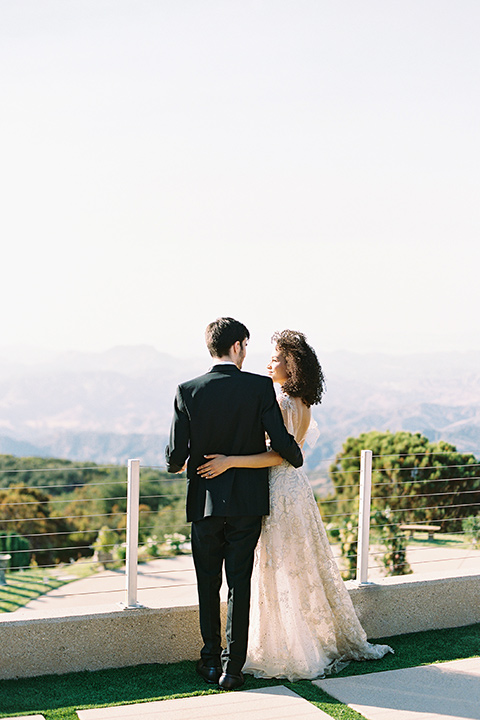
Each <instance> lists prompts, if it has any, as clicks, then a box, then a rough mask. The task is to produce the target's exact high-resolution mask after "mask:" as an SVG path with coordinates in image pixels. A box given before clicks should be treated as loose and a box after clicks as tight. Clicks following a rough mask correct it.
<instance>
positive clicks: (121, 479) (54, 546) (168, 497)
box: [0, 461, 195, 607]
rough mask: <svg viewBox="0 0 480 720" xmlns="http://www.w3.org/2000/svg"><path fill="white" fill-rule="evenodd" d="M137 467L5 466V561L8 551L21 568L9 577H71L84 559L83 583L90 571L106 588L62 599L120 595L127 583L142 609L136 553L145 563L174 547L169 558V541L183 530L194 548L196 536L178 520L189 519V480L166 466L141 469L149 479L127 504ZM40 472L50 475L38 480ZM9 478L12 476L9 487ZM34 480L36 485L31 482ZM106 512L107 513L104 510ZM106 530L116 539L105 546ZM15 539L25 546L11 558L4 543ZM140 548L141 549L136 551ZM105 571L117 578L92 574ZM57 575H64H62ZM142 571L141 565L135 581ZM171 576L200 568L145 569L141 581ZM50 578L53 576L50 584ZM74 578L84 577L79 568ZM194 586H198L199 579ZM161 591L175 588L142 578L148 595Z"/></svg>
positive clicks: (128, 602)
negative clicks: (169, 473) (135, 587)
mask: <svg viewBox="0 0 480 720" xmlns="http://www.w3.org/2000/svg"><path fill="white" fill-rule="evenodd" d="M137 466H138V468H139V462H138V461H135V462H134V463H133V464H132V463H130V462H129V464H128V469H127V468H125V467H123V468H122V467H119V466H113V465H112V466H110V465H107V466H99V465H94V466H88V465H85V466H81V467H73V466H71V465H64V466H60V467H55V466H51V467H42V468H23V469H17V468H7V469H1V470H0V483H1V484H2V487H0V556H1V555H3V557H5V556H6V555H7V554H9V555H10V558H9V560H10V561H12V559H15V560H16V562H15V564H14V571H12V572H9V575H8V577H9V578H10V579H12V582H13V576H14V575H15V573H16V572H17V571H18V573H19V575H21V574H25V571H28V570H30V571H31V570H32V569H36V568H37V566H38V569H39V571H42V572H43V571H45V572H47V573H48V572H50V573H51V575H50V576H49V577H54V576H55V575H65V571H68V570H69V568H72V567H73V569H74V570H75V566H76V562H75V561H76V560H80V561H81V563H80V564H81V567H78V570H79V571H80V570H85V573H81V572H79V573H78V576H79V579H81V575H82V574H85V575H88V577H89V581H90V580H97V579H98V580H100V581H102V580H103V582H100V583H99V585H98V589H97V588H94V589H91V590H90V591H89V592H88V593H77V592H75V593H74V592H69V591H68V590H66V591H65V592H59V591H57V592H56V597H58V598H60V597H73V596H76V595H77V594H91V595H99V594H100V595H103V594H104V593H105V592H106V593H112V592H115V593H118V592H119V590H120V588H119V587H118V584H119V581H120V582H122V583H123V585H124V586H125V587H124V592H125V602H124V603H123V605H124V606H125V607H135V606H136V604H137V601H136V599H135V598H134V597H133V595H132V577H133V575H132V568H133V567H134V565H133V564H132V562H133V560H132V559H134V555H135V554H136V558H137V560H138V552H139V550H140V552H141V553H142V552H143V556H142V557H141V558H140V559H141V560H142V561H143V562H145V561H147V562H149V561H153V560H158V559H164V558H165V557H167V556H168V555H169V554H172V552H173V550H172V549H171V551H170V553H169V552H168V548H167V545H166V541H168V540H169V539H171V538H173V539H175V534H176V533H182V536H181V537H182V539H183V541H185V543H187V542H188V539H189V535H190V532H189V524H187V523H185V522H183V518H182V521H180V522H179V519H178V516H179V514H180V512H181V514H182V515H183V513H184V501H185V490H184V480H183V479H182V478H178V477H165V475H164V472H165V471H164V469H163V472H162V473H159V472H158V471H159V470H161V468H153V467H149V466H144V467H143V468H142V475H143V477H142V482H141V483H140V482H138V485H137V492H136V497H134V498H133V506H132V507H129V506H128V503H129V502H130V499H129V498H130V497H131V496H132V487H131V483H132V474H131V470H132V467H137ZM108 471H114V472H113V475H114V477H112V478H105V479H104V478H99V476H101V475H102V474H103V473H106V472H107V474H108ZM126 471H127V472H126ZM87 472H88V477H84V478H80V477H78V475H79V474H81V473H87ZM33 473H35V475H33ZM39 473H41V474H43V475H44V477H38V475H39ZM59 473H60V474H63V476H64V477H62V478H59V479H58V480H57V477H56V476H55V480H53V479H52V478H53V477H54V474H59ZM5 478H8V481H7V486H6V487H5V484H6V483H5ZM17 478H18V480H17ZM30 478H32V484H26V483H28V482H29V481H30ZM100 480H101V481H100ZM25 481H26V482H25ZM35 483H38V484H35ZM180 505H181V511H180V509H179V507H180ZM102 507H103V508H104V511H103V512H102V511H99V510H101V508H102ZM175 508H176V512H175ZM162 511H163V513H164V516H163V517H162V519H161V520H160V519H159V515H158V513H159V512H162ZM135 516H136V523H137V527H136V531H135V528H134V531H133V533H132V530H131V527H130V525H131V523H132V518H135ZM149 518H151V520H149ZM62 525H63V527H62ZM69 526H70V527H69ZM102 529H104V530H106V531H107V532H108V535H109V538H108V540H107V541H103V542H102V543H101V546H99V543H98V539H99V534H100V533H101V531H102ZM150 535H152V536H153V538H151V537H150ZM12 536H13V537H15V538H19V537H20V538H21V539H23V540H24V541H26V543H24V544H23V545H22V546H21V547H15V548H14V549H13V550H12V552H8V553H7V552H6V550H8V548H6V547H5V545H6V543H5V542H3V544H2V540H3V541H5V540H9V542H10V540H11V537H12ZM157 536H158V537H157ZM72 539H73V540H74V541H73V542H72ZM154 540H155V542H153V541H154ZM150 541H151V542H150ZM134 546H135V550H134V552H133V553H132V550H133V548H134ZM172 547H173V546H172ZM69 556H71V557H69ZM22 557H23V558H24V561H23V562H22V561H20V562H19V561H18V560H19V558H22ZM31 559H33V565H32V562H31ZM102 566H103V569H104V570H107V571H111V570H113V571H114V573H115V577H114V576H113V575H112V573H111V572H110V574H109V573H108V572H107V573H105V572H103V573H100V574H91V573H92V572H93V571H94V569H95V570H96V569H99V568H102ZM147 567H148V566H147ZM56 570H58V573H56V572H55V571H56ZM138 571H139V569H138V568H137V567H136V566H135V570H134V572H135V576H136V575H137V574H138ZM2 572H4V570H3V571H2V569H1V568H0V588H1V573H2ZM166 572H167V573H170V574H171V575H174V574H175V573H177V574H178V573H179V572H181V573H187V574H188V575H192V572H193V568H187V569H186V568H182V569H181V570H174V571H170V570H166V569H164V568H162V569H154V570H152V569H151V568H148V569H146V568H145V569H144V570H143V571H142V570H141V569H140V576H142V575H146V576H148V577H151V576H159V580H160V576H161V575H163V574H164V573H166ZM89 573H90V574H89ZM17 577H18V576H17ZM122 577H123V581H122V580H121V578H122ZM182 577H184V576H183V575H182ZM109 578H113V581H114V582H115V585H116V587H115V589H114V590H110V589H108V588H105V587H104V584H105V580H106V579H109ZM47 579H48V578H47V577H46V579H45V581H46V582H47ZM71 579H77V577H76V576H75V575H74V574H73V571H72V578H71ZM96 584H97V583H95V585H96ZM189 584H191V585H195V583H194V582H193V575H192V582H191V583H189ZM184 585H185V583H181V584H180V583H174V586H175V587H180V586H184ZM154 587H155V588H157V587H163V588H167V587H168V586H167V585H165V584H162V583H160V586H159V585H158V584H156V585H155V586H153V585H152V582H150V583H149V582H148V581H147V582H145V577H143V578H141V589H142V590H147V589H153V588H154Z"/></svg>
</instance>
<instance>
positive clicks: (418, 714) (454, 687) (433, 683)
mask: <svg viewBox="0 0 480 720" xmlns="http://www.w3.org/2000/svg"><path fill="white" fill-rule="evenodd" d="M314 684H315V685H317V686H319V687H320V688H322V689H323V690H325V692H327V693H328V694H329V695H331V696H333V697H334V698H336V699H337V700H339V701H340V702H342V703H345V704H346V705H348V706H349V707H351V708H352V709H353V710H356V711H357V712H359V713H360V714H361V715H363V717H365V718H367V720H480V658H470V659H468V660H455V661H453V662H447V663H439V664H437V665H426V666H423V667H416V668H408V669H405V670H390V671H388V672H379V673H372V674H370V675H358V676H356V677H345V678H328V679H326V680H315V681H314ZM77 715H78V717H79V720H187V719H188V720H207V719H208V720H224V718H225V717H227V716H228V717H229V718H230V719H231V720H331V716H330V715H327V714H326V713H324V712H323V711H322V710H320V709H319V708H317V707H315V706H314V705H312V704H311V703H309V702H308V701H307V700H305V699H303V698H301V697H300V696H299V695H297V694H296V693H295V692H292V691H291V690H289V689H288V688H286V687H284V686H283V685H280V686H276V687H270V688H269V687H267V688H262V689H260V690H245V691H242V692H233V693H217V694H215V695H200V696H197V697H190V698H179V699H176V700H163V701H156V702H149V703H137V704H131V705H118V706H114V707H109V708H100V709H92V710H79V711H77ZM25 718H28V719H29V720H42V718H43V716H42V715H30V716H25ZM7 720H9V719H7ZM16 720H22V719H19V718H18V717H17V718H16Z"/></svg>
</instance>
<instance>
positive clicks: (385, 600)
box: [0, 575, 480, 679]
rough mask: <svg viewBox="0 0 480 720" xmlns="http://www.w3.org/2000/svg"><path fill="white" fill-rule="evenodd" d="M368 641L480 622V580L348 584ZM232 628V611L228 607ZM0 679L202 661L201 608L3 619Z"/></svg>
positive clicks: (388, 580)
mask: <svg viewBox="0 0 480 720" xmlns="http://www.w3.org/2000/svg"><path fill="white" fill-rule="evenodd" d="M347 586H348V588H349V592H350V596H351V598H352V601H353V604H354V606H355V609H356V611H357V614H358V616H359V618H360V621H361V623H362V625H363V627H364V628H365V630H366V632H367V635H368V637H369V638H378V637H388V636H391V635H401V634H405V633H409V632H418V631H420V630H432V629H436V628H446V627H460V626H462V625H471V624H474V623H478V622H480V575H464V576H461V577H448V578H438V577H434V578H429V577H428V576H426V575H424V576H421V575H419V576H407V577H399V578H385V579H384V580H382V581H381V582H380V583H378V584H372V585H365V586H360V587H356V586H355V585H353V584H352V583H348V584H347ZM223 623H225V605H223ZM0 644H1V647H2V653H1V655H0V678H2V679H6V678H20V677H33V676H35V675H48V674H62V673H66V672H72V671H79V670H99V669H102V668H114V667H124V666H129V665H139V664H143V663H171V662H177V661H179V660H195V659H197V658H198V657H199V653H200V648H201V646H202V641H201V637H200V633H199V628H198V608H197V607H196V606H193V607H192V606H186V607H175V608H158V609H148V608H141V609H138V610H118V611H113V612H107V613H102V614H90V615H81V616H73V617H72V616H70V617H62V618H59V617H55V618H45V619H35V620H14V619H12V616H10V619H9V620H8V621H7V622H1V621H0Z"/></svg>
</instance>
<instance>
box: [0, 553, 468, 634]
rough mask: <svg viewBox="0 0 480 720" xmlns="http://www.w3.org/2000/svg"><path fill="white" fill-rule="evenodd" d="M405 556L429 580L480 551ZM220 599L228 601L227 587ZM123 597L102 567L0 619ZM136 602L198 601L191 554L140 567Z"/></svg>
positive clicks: (375, 575)
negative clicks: (101, 569)
mask: <svg viewBox="0 0 480 720" xmlns="http://www.w3.org/2000/svg"><path fill="white" fill-rule="evenodd" d="M408 560H409V562H411V563H412V569H413V571H414V573H415V575H419V574H422V575H427V574H428V577H430V578H434V577H447V576H449V575H450V576H451V575H453V576H455V575H459V574H469V573H478V572H479V568H480V550H473V549H468V548H461V549H456V548H437V547H419V548H412V549H410V550H409V552H408ZM380 577H381V573H380V570H378V569H377V570H376V571H372V572H371V574H370V579H371V580H373V581H375V580H378V579H379V578H380ZM222 599H223V600H225V599H226V588H225V586H224V587H223V588H222ZM125 600H126V595H125V573H124V571H123V570H118V571H114V570H105V571H101V572H98V573H95V575H91V576H90V577H88V578H84V579H82V580H75V581H73V582H71V583H69V584H67V585H63V586H62V587H60V588H57V589H56V590H51V591H50V592H49V593H46V594H45V595H42V596H40V597H39V598H36V599H35V600H31V601H30V602H29V603H28V604H27V605H25V606H24V607H23V608H19V609H18V610H16V611H15V612H13V613H1V614H0V622H8V621H13V620H20V619H22V620H27V619H33V618H42V617H65V616H68V615H79V614H81V613H85V611H88V613H89V614H96V613H103V612H111V611H112V610H119V609H120V603H122V602H125ZM138 601H139V602H140V603H141V604H142V605H145V606H146V607H150V608H159V607H176V606H182V605H197V603H198V597H197V588H196V581H195V572H194V568H193V560H192V557H191V556H190V555H177V556H176V557H172V558H164V559H161V560H151V561H150V562H148V563H144V564H142V565H139V567H138Z"/></svg>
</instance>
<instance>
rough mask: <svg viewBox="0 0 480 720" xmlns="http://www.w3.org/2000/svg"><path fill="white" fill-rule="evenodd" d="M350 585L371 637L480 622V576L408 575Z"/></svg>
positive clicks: (351, 594)
mask: <svg viewBox="0 0 480 720" xmlns="http://www.w3.org/2000/svg"><path fill="white" fill-rule="evenodd" d="M347 587H348V590H349V592H350V597H351V598H352V602H353V604H354V606H355V610H356V613H357V615H358V617H359V619H360V622H361V623H362V625H363V627H364V628H365V631H366V633H367V635H368V637H369V638H379V637H388V636H391V635H405V634H406V633H410V632H420V631H422V630H436V629H440V628H449V627H461V626H462V625H473V624H475V623H478V622H480V575H461V576H454V575H452V576H451V577H443V578H439V577H438V576H437V575H428V574H425V575H407V576H402V577H391V578H383V579H382V580H381V581H380V582H379V583H378V584H372V585H364V586H355V585H354V584H353V583H347Z"/></svg>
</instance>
